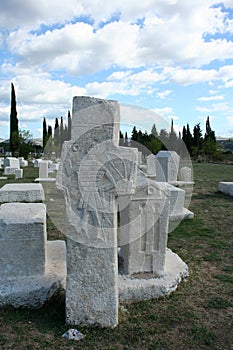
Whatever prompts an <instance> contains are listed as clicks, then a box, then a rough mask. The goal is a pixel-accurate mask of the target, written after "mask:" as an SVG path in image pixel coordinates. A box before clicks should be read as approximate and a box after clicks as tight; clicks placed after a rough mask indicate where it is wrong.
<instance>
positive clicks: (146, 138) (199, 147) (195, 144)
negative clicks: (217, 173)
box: [120, 116, 217, 161]
mask: <svg viewBox="0 0 233 350" xmlns="http://www.w3.org/2000/svg"><path fill="white" fill-rule="evenodd" d="M135 142H136V143H135ZM120 145H122V146H131V147H135V146H136V147H138V148H139V149H140V150H141V151H142V152H143V153H144V154H145V155H146V154H148V153H150V152H151V153H153V154H157V153H158V152H159V151H160V150H170V151H176V152H177V153H178V154H179V155H181V156H185V154H187V151H188V153H189V155H190V156H191V157H192V158H195V159H198V158H200V157H201V158H205V159H206V160H208V161H209V160H212V159H213V158H214V157H216V156H217V142H216V137H215V131H213V130H212V129H211V126H210V118H209V116H208V117H207V118H206V131H205V134H204V137H203V134H202V130H201V128H200V123H198V124H197V125H195V126H194V128H193V132H191V131H190V127H189V124H187V125H186V126H183V129H182V133H181V132H179V134H178V135H177V134H176V132H175V130H174V123H173V120H171V128H170V131H167V130H166V129H161V130H160V131H159V132H158V130H157V128H156V125H155V124H153V126H152V129H151V132H150V134H148V132H147V131H145V132H142V131H141V130H137V128H136V126H134V127H133V130H132V134H131V138H130V139H128V135H127V133H125V136H124V135H123V133H122V132H121V131H120Z"/></svg>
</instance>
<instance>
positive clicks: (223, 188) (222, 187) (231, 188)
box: [218, 181, 233, 196]
mask: <svg viewBox="0 0 233 350" xmlns="http://www.w3.org/2000/svg"><path fill="white" fill-rule="evenodd" d="M218 190H219V191H220V192H222V193H225V194H229V195H230V196H233V182H223V181H221V182H219V184H218Z"/></svg>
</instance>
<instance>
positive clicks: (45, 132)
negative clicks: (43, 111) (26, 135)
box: [43, 118, 48, 148]
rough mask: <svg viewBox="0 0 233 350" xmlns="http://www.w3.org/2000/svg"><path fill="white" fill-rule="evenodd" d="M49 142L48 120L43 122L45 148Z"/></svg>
mask: <svg viewBox="0 0 233 350" xmlns="http://www.w3.org/2000/svg"><path fill="white" fill-rule="evenodd" d="M47 141H48V130H47V123H46V119H45V118H44V120H43V147H44V148H45V146H46V143H47Z"/></svg>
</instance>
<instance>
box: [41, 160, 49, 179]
mask: <svg viewBox="0 0 233 350" xmlns="http://www.w3.org/2000/svg"><path fill="white" fill-rule="evenodd" d="M48 167H49V165H48V162H47V161H41V162H39V178H40V179H47V178H48Z"/></svg>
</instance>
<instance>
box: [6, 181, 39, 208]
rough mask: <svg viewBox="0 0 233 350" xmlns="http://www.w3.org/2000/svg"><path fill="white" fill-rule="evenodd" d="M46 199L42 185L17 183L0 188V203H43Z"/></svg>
mask: <svg viewBox="0 0 233 350" xmlns="http://www.w3.org/2000/svg"><path fill="white" fill-rule="evenodd" d="M44 199H45V195H44V190H43V187H42V185H41V184H34V183H20V184H19V183H15V184H7V185H4V186H3V187H1V188H0V202H1V203H10V202H28V203H33V202H42V201H44Z"/></svg>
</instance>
